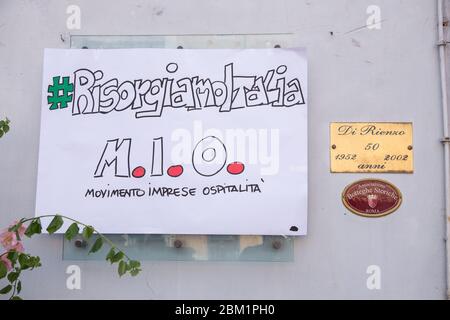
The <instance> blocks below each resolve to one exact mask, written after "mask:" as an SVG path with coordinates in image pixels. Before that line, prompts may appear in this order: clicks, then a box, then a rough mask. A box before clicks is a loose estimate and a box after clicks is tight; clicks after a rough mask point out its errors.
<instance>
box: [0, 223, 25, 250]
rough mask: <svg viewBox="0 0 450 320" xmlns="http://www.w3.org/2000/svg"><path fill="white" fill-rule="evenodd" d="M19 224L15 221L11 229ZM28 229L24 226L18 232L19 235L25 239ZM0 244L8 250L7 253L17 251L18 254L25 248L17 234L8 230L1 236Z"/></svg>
mask: <svg viewBox="0 0 450 320" xmlns="http://www.w3.org/2000/svg"><path fill="white" fill-rule="evenodd" d="M16 224H17V221H15V222H14V223H13V224H12V225H11V226H10V227H12V226H14V225H16ZM26 229H27V228H26V227H25V226H24V225H21V226H20V228H19V230H17V233H18V234H19V236H20V237H23V236H24V234H25V230H26ZM0 244H1V245H2V246H3V247H4V248H5V249H6V250H7V251H12V250H14V251H17V252H23V250H24V248H23V245H22V243H21V242H20V241H19V239H17V235H16V233H15V232H11V231H8V230H5V231H3V232H2V233H1V234H0Z"/></svg>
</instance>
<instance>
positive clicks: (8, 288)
mask: <svg viewBox="0 0 450 320" xmlns="http://www.w3.org/2000/svg"><path fill="white" fill-rule="evenodd" d="M11 289H12V286H11V285H10V284H8V285H7V286H6V287H4V288H3V289H2V290H0V294H7V293H8V292H10V291H11Z"/></svg>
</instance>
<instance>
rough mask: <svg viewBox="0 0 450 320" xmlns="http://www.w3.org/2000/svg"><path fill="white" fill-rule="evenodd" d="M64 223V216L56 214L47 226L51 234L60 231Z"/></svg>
mask: <svg viewBox="0 0 450 320" xmlns="http://www.w3.org/2000/svg"><path fill="white" fill-rule="evenodd" d="M63 224H64V221H63V219H62V217H61V216H60V215H56V216H55V217H54V218H53V220H52V222H50V224H49V225H48V227H47V231H48V233H49V234H53V233H55V232H56V231H58V230H59V229H60V228H61V227H62V225H63Z"/></svg>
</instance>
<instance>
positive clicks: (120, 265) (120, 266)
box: [117, 260, 127, 277]
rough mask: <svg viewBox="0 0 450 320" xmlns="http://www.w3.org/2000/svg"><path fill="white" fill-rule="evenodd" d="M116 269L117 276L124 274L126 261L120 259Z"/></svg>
mask: <svg viewBox="0 0 450 320" xmlns="http://www.w3.org/2000/svg"><path fill="white" fill-rule="evenodd" d="M117 271H118V272H119V276H120V277H121V276H123V275H124V274H125V272H127V263H126V262H125V261H123V260H121V261H120V262H119V267H118V269H117Z"/></svg>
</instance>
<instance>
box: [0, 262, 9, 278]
mask: <svg viewBox="0 0 450 320" xmlns="http://www.w3.org/2000/svg"><path fill="white" fill-rule="evenodd" d="M7 273H8V270H7V269H6V266H5V264H4V263H3V262H1V261H0V279H3V278H4V277H6V274H7Z"/></svg>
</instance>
